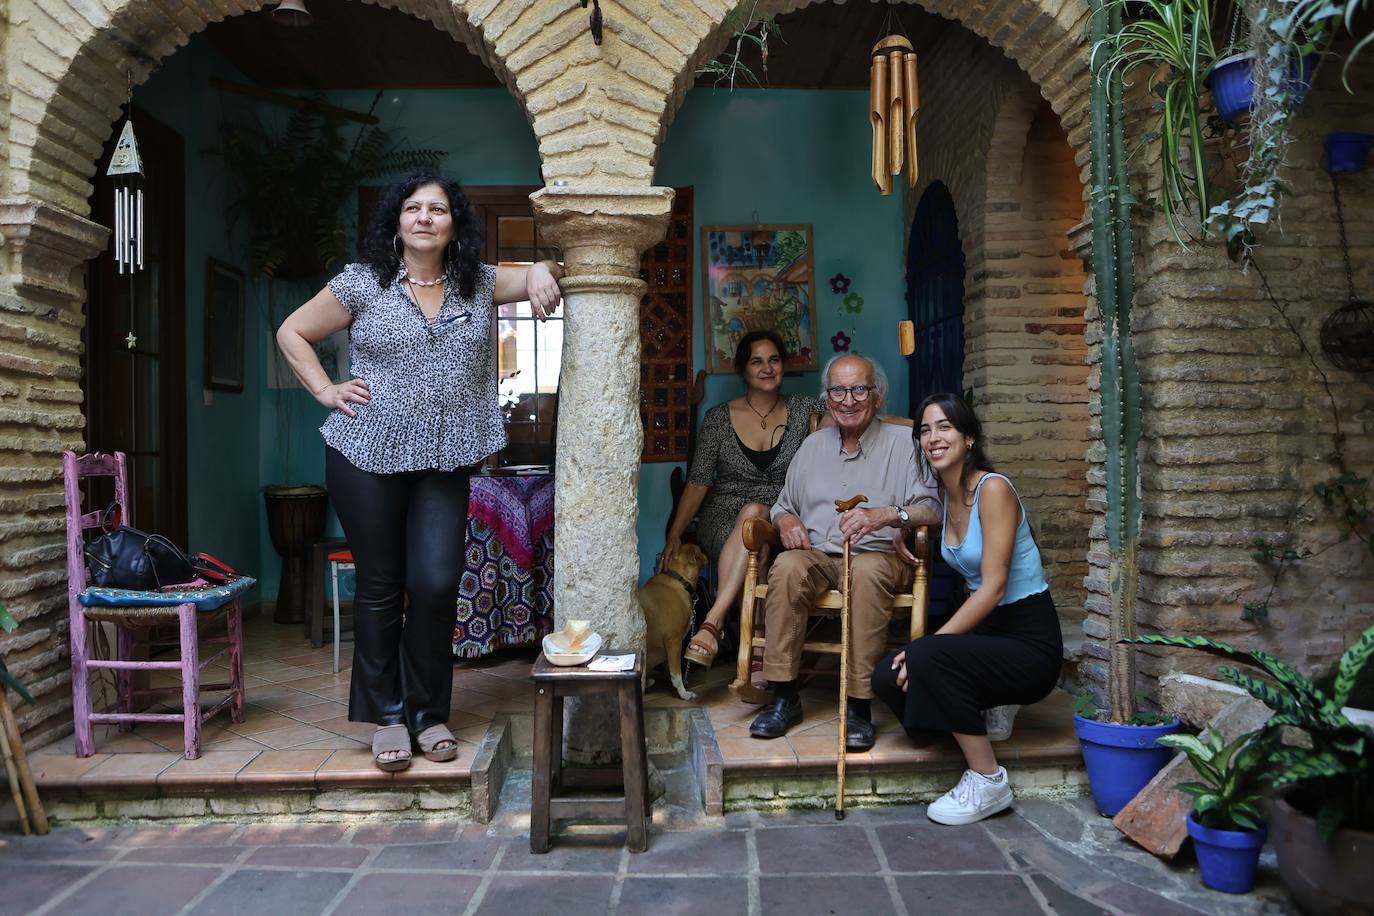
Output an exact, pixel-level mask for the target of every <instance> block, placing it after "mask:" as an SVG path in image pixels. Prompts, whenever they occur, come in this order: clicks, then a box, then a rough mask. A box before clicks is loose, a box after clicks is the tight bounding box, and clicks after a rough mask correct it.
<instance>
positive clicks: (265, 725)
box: [225, 706, 300, 738]
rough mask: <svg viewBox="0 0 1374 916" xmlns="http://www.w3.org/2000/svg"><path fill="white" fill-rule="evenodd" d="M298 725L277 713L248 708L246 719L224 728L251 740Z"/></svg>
mask: <svg viewBox="0 0 1374 916" xmlns="http://www.w3.org/2000/svg"><path fill="white" fill-rule="evenodd" d="M299 724H300V723H299V722H297V721H296V720H294V719H288V718H287V717H286V716H283V715H280V714H279V713H275V712H269V711H267V710H265V709H253V708H251V706H250V708H249V710H248V717H247V718H246V719H245V720H244V721H243V722H239V723H229V724H227V725H225V728H227V729H229V731H231V732H233V733H234V734H236V735H239V736H240V737H243V738H251V737H253V736H254V735H260V734H262V733H263V732H270V731H276V730H277V729H279V728H287V727H289V726H292V725H299Z"/></svg>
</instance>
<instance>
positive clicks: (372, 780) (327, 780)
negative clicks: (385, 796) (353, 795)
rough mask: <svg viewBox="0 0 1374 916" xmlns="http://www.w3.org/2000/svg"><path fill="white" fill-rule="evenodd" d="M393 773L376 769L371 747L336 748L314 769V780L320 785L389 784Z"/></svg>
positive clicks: (332, 786) (335, 786)
mask: <svg viewBox="0 0 1374 916" xmlns="http://www.w3.org/2000/svg"><path fill="white" fill-rule="evenodd" d="M394 776H395V774H393V773H386V772H383V771H382V770H379V769H377V764H376V763H374V762H373V760H372V749H371V748H358V749H356V750H336V751H334V752H333V753H332V754H331V755H330V757H329V759H328V760H326V761H325V762H324V763H322V764H321V765H320V768H319V769H318V770H316V771H315V781H316V783H317V784H318V785H320V786H321V787H329V788H341V787H347V786H372V785H377V786H386V785H390V784H391V783H392V781H393V779H394Z"/></svg>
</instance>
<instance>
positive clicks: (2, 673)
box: [0, 604, 34, 703]
mask: <svg viewBox="0 0 1374 916" xmlns="http://www.w3.org/2000/svg"><path fill="white" fill-rule="evenodd" d="M17 626H19V622H18V621H17V620H15V619H14V616H13V615H12V614H10V612H9V611H8V610H7V609H6V608H5V606H4V605H3V604H0V630H3V631H4V632H6V633H11V632H13V631H14V629H15V628H16V627H17ZM0 686H3V687H4V688H5V689H6V690H13V691H14V692H15V693H17V694H19V696H21V697H22V698H23V699H24V700H25V701H26V702H28V703H33V702H34V699H33V694H31V693H29V692H28V690H27V689H25V687H24V685H23V684H21V683H19V681H18V679H17V678H15V676H14V675H13V674H10V670H9V669H8V668H6V667H5V659H4V657H3V656H0Z"/></svg>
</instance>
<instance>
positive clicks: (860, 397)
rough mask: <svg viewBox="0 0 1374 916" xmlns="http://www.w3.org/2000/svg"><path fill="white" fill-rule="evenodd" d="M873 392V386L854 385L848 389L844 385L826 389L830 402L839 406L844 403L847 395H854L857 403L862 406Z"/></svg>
mask: <svg viewBox="0 0 1374 916" xmlns="http://www.w3.org/2000/svg"><path fill="white" fill-rule="evenodd" d="M872 390H873V386H872V385H853V386H851V387H848V388H846V387H845V386H844V385H831V386H830V387H829V388H827V389H825V393H826V394H828V395H829V396H830V400H832V401H834V402H835V403H836V404H839V403H841V402H843V401H844V396H845V395H847V394H852V395H854V401H855V403H858V404H862V403H863V402H864V401H867V400H868V393H869V392H870V391H872Z"/></svg>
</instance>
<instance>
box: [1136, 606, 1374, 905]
mask: <svg viewBox="0 0 1374 916" xmlns="http://www.w3.org/2000/svg"><path fill="white" fill-rule="evenodd" d="M1133 641H1134V642H1137V643H1146V644H1152V645H1161V646H1178V647H1182V648H1188V649H1199V650H1201V651H1204V652H1208V653H1210V654H1212V655H1218V656H1221V657H1223V658H1227V659H1231V660H1234V661H1237V662H1241V663H1242V664H1246V665H1251V666H1254V667H1256V668H1259V669H1260V670H1261V671H1263V672H1264V673H1265V674H1266V675H1268V678H1260V677H1256V676H1255V675H1254V674H1252V673H1250V672H1248V671H1243V670H1238V669H1236V668H1233V667H1230V666H1222V667H1221V668H1218V669H1217V673H1218V674H1220V675H1221V676H1222V677H1223V678H1225V679H1226V680H1229V681H1231V682H1232V683H1234V684H1236V685H1237V686H1239V687H1241V688H1242V689H1243V690H1245V691H1246V692H1248V693H1249V694H1250V695H1251V696H1253V697H1255V698H1256V699H1257V700H1259V701H1260V702H1262V703H1264V704H1265V705H1266V706H1268V707H1269V708H1270V709H1272V710H1274V715H1273V717H1272V718H1271V719H1270V720H1269V722H1268V723H1267V724H1266V725H1265V726H1264V728H1263V729H1261V730H1260V732H1259V734H1258V735H1257V737H1256V739H1255V740H1256V742H1257V744H1258V745H1259V747H1260V748H1261V749H1262V751H1257V752H1262V753H1263V754H1264V755H1265V756H1266V758H1267V761H1268V763H1267V766H1268V769H1267V770H1266V772H1265V773H1264V778H1265V779H1266V780H1267V781H1268V782H1269V783H1270V784H1271V785H1273V786H1274V788H1275V789H1277V790H1279V792H1280V794H1279V796H1278V798H1276V799H1275V800H1274V806H1273V813H1272V816H1271V818H1270V825H1269V826H1270V828H1271V830H1272V834H1273V837H1274V848H1275V851H1276V852H1277V853H1278V861H1279V876H1280V877H1281V878H1282V880H1283V883H1284V886H1285V887H1287V889H1288V891H1289V893H1291V894H1292V895H1293V897H1294V899H1295V900H1296V901H1297V902H1298V906H1299V907H1300V908H1301V909H1302V910H1303V911H1304V912H1306V913H1319V914H1321V913H1331V914H1336V913H1357V912H1367V911H1368V907H1369V902H1370V901H1371V900H1374V728H1371V727H1370V726H1367V725H1361V724H1359V723H1357V722H1354V721H1352V719H1351V718H1350V715H1349V714H1348V713H1347V712H1346V711H1345V710H1344V709H1343V707H1344V706H1345V705H1346V703H1347V702H1348V701H1349V699H1350V696H1351V693H1352V692H1353V691H1354V689H1355V685H1356V682H1357V680H1358V678H1359V676H1360V673H1361V670H1362V669H1363V668H1364V666H1365V663H1366V662H1367V661H1368V660H1369V658H1370V656H1371V655H1374V626H1370V627H1369V628H1368V629H1366V630H1365V631H1364V632H1363V633H1361V634H1360V636H1359V638H1358V639H1356V640H1355V642H1354V644H1353V645H1351V646H1350V648H1348V649H1346V651H1345V653H1344V654H1343V655H1342V656H1341V658H1340V661H1339V662H1337V665H1336V674H1335V677H1334V678H1333V680H1332V683H1331V686H1330V688H1329V689H1322V687H1319V686H1318V685H1316V684H1314V683H1313V682H1312V681H1311V680H1310V679H1308V678H1307V677H1305V676H1303V675H1302V674H1301V673H1300V672H1299V671H1298V670H1297V669H1296V668H1294V667H1293V666H1292V665H1289V664H1288V663H1286V662H1284V661H1281V660H1280V659H1278V658H1275V657H1274V656H1272V655H1269V654H1268V653H1266V652H1260V651H1258V650H1251V651H1246V650H1243V649H1237V648H1235V647H1233V646H1230V645H1228V644H1227V643H1224V642H1220V641H1217V640H1213V639H1209V638H1207V637H1205V636H1160V635H1151V636H1141V637H1137V638H1136V639H1135V640H1133ZM1293 732H1296V733H1299V734H1300V736H1299V737H1297V738H1293V737H1289V735H1290V734H1291V733H1293Z"/></svg>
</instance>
